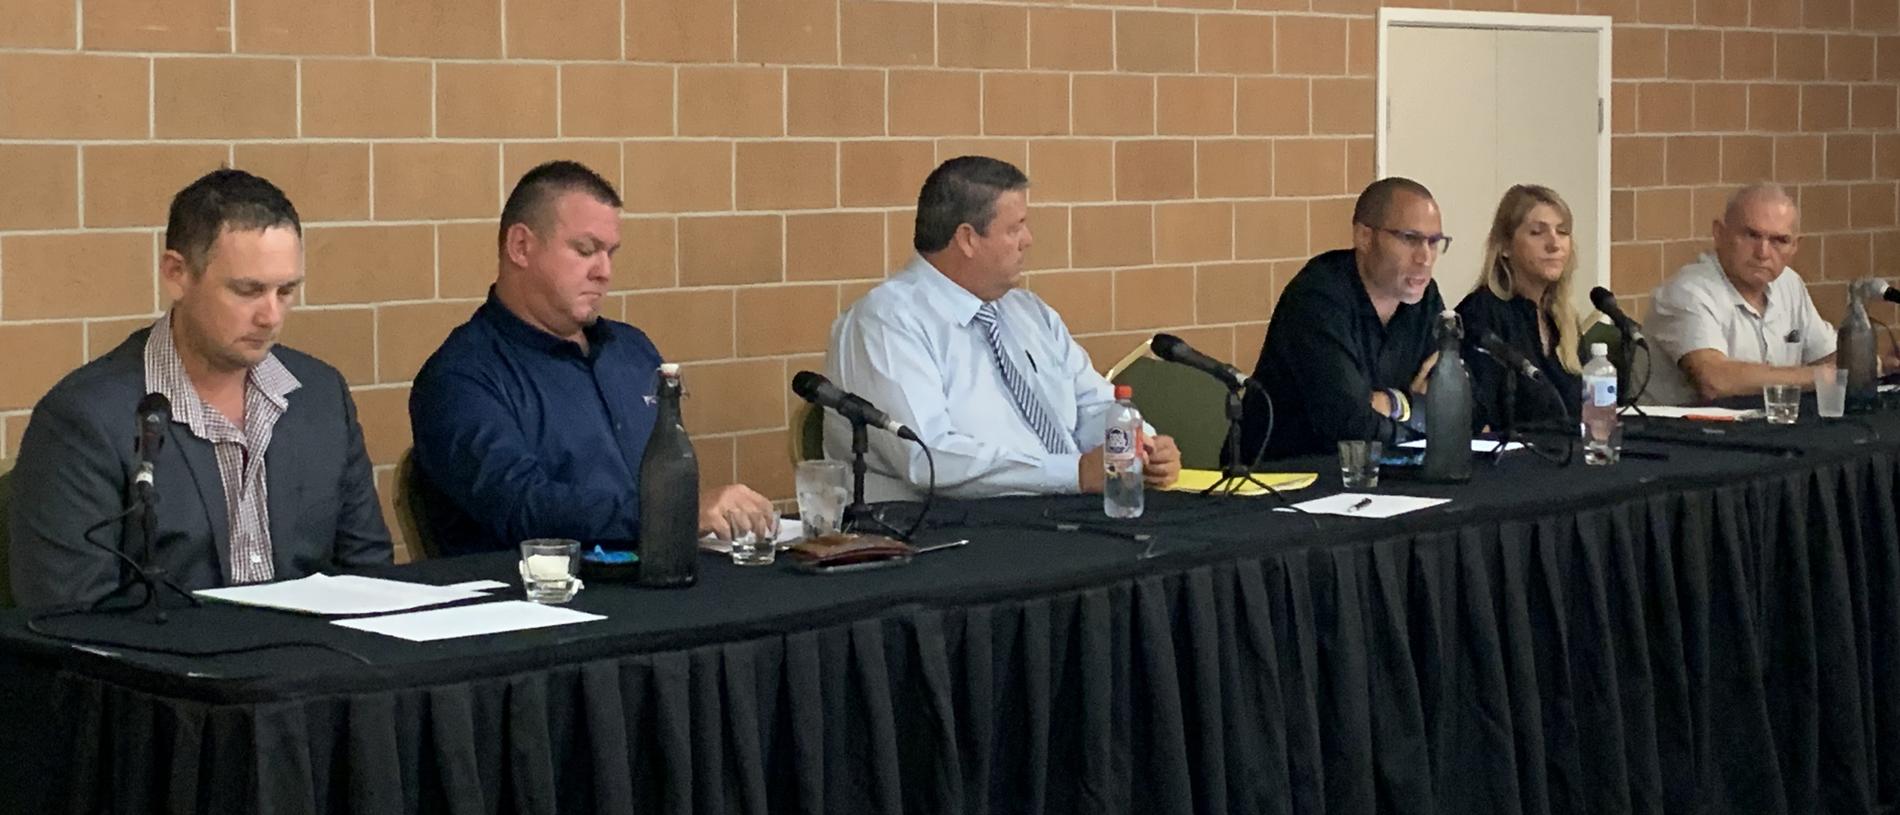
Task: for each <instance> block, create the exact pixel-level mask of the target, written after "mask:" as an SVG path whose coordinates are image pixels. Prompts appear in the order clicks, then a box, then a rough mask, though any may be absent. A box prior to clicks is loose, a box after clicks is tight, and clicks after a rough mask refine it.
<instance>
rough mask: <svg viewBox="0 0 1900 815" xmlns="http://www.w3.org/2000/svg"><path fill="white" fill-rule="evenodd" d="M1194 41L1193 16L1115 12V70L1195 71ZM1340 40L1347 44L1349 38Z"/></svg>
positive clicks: (1146, 71) (1167, 13)
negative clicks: (1345, 41) (1345, 40)
mask: <svg viewBox="0 0 1900 815" xmlns="http://www.w3.org/2000/svg"><path fill="white" fill-rule="evenodd" d="M1341 33H1342V34H1343V33H1344V29H1343V28H1342V29H1341ZM1194 39H1195V33H1194V16H1193V15H1189V14H1176V13H1170V12H1145V11H1118V12H1115V67H1116V69H1117V70H1121V71H1137V72H1142V73H1186V72H1189V71H1193V70H1194ZM1340 39H1341V41H1342V42H1341V44H1342V45H1343V44H1344V42H1343V41H1344V39H1345V38H1344V37H1343V36H1342V37H1341V38H1340ZM1342 51H1343V49H1342Z"/></svg>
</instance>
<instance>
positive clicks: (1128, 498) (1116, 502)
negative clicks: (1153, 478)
mask: <svg viewBox="0 0 1900 815" xmlns="http://www.w3.org/2000/svg"><path fill="white" fill-rule="evenodd" d="M1134 398H1135V389H1134V388H1131V387H1129V386H1127V385H1116V386H1115V407H1113V408H1111V409H1110V410H1109V411H1108V429H1107V431H1106V432H1105V433H1104V437H1103V439H1102V469H1103V476H1104V477H1103V479H1102V512H1104V513H1107V515H1108V517H1110V518H1139V517H1141V510H1142V505H1143V498H1144V496H1143V495H1142V491H1141V490H1142V480H1141V434H1142V426H1141V411H1139V410H1136V409H1135V403H1134Z"/></svg>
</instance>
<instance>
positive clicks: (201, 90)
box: [152, 58, 297, 138]
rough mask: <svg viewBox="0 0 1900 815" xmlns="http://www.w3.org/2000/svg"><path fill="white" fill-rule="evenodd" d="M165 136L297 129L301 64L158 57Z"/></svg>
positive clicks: (157, 120)
mask: <svg viewBox="0 0 1900 815" xmlns="http://www.w3.org/2000/svg"><path fill="white" fill-rule="evenodd" d="M152 77H153V90H152V108H153V113H152V116H153V126H154V133H155V135H157V136H158V137H159V138H259V137H270V136H294V135H296V133H297V66H296V63H294V62H291V61H289V60H276V59H232V58H219V59H211V58H185V59H158V60H155V61H154V62H153V66H152Z"/></svg>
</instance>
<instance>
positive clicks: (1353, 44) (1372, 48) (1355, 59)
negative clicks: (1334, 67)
mask: <svg viewBox="0 0 1900 815" xmlns="http://www.w3.org/2000/svg"><path fill="white" fill-rule="evenodd" d="M1378 40H1379V35H1378V32H1377V31H1376V30H1374V28H1373V26H1372V20H1371V19H1370V18H1366V19H1357V20H1347V21H1346V73H1348V74H1350V75H1352V76H1371V75H1373V74H1376V73H1378V65H1377V63H1378V58H1379V42H1378Z"/></svg>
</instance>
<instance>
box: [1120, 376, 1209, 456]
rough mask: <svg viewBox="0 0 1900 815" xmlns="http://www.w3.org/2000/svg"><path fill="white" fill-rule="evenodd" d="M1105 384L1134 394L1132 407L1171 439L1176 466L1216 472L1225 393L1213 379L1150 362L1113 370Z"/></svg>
mask: <svg viewBox="0 0 1900 815" xmlns="http://www.w3.org/2000/svg"><path fill="white" fill-rule="evenodd" d="M1116 368H1117V370H1115V371H1114V372H1113V375H1112V376H1111V377H1110V381H1112V382H1114V383H1115V384H1117V385H1128V386H1130V387H1132V388H1134V389H1135V407H1136V408H1139V409H1140V410H1141V417H1142V418H1143V419H1146V420H1147V421H1148V423H1149V424H1151V425H1154V427H1155V430H1156V431H1158V432H1161V433H1165V434H1167V435H1169V436H1173V437H1174V443H1175V444H1177V445H1179V446H1180V448H1181V466H1183V467H1188V468H1190V469H1197V470H1218V469H1220V448H1221V445H1223V444H1226V443H1227V388H1226V387H1225V386H1223V385H1221V383H1220V382H1219V381H1217V380H1215V379H1214V378H1213V377H1211V376H1208V375H1207V374H1205V373H1202V372H1200V371H1197V370H1194V369H1193V368H1189V367H1187V366H1185V365H1175V364H1173V363H1169V362H1163V361H1161V360H1158V359H1155V358H1153V357H1147V356H1142V357H1137V358H1135V359H1132V360H1128V361H1126V362H1125V363H1124V364H1119V365H1117V366H1116Z"/></svg>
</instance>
